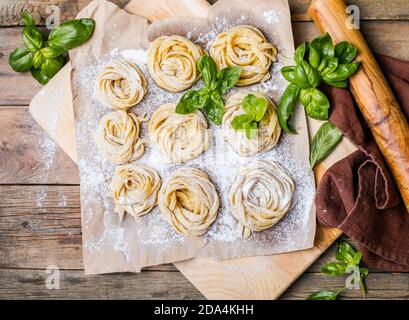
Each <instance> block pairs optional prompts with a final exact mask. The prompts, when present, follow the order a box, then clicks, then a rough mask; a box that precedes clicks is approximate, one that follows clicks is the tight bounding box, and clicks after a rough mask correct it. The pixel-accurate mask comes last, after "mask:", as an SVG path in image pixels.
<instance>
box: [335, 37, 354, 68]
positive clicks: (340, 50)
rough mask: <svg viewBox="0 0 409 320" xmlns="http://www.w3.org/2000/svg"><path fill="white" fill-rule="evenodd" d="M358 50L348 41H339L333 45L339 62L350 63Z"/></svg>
mask: <svg viewBox="0 0 409 320" xmlns="http://www.w3.org/2000/svg"><path fill="white" fill-rule="evenodd" d="M357 53H358V50H357V49H356V48H355V47H353V46H352V45H351V44H350V43H349V42H348V41H341V42H340V43H338V44H337V45H336V46H335V56H336V57H337V58H338V60H339V63H341V64H344V63H350V62H352V60H354V59H355V57H356V55H357Z"/></svg>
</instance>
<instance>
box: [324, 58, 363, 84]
mask: <svg viewBox="0 0 409 320" xmlns="http://www.w3.org/2000/svg"><path fill="white" fill-rule="evenodd" d="M359 65H360V62H356V63H347V64H340V65H338V67H337V68H336V69H335V70H334V71H332V72H330V73H328V74H325V75H323V76H322V79H323V81H324V82H325V83H328V82H338V81H343V80H346V79H348V78H349V77H350V76H352V75H353V74H354V73H355V72H356V71H357V70H358V68H359Z"/></svg>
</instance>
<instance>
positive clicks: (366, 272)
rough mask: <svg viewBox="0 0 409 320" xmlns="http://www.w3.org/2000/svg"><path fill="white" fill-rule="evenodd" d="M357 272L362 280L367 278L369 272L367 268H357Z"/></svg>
mask: <svg viewBox="0 0 409 320" xmlns="http://www.w3.org/2000/svg"><path fill="white" fill-rule="evenodd" d="M359 271H360V272H361V274H362V276H363V277H364V278H365V277H367V276H368V274H369V270H368V269H367V268H359Z"/></svg>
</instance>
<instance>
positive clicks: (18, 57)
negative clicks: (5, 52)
mask: <svg viewBox="0 0 409 320" xmlns="http://www.w3.org/2000/svg"><path fill="white" fill-rule="evenodd" d="M9 64H10V67H11V68H12V69H13V70H14V71H17V72H25V71H29V70H30V69H31V67H32V66H33V53H32V52H30V51H28V50H27V49H25V48H16V49H14V50H13V52H12V53H11V54H10V57H9Z"/></svg>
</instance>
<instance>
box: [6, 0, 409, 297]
mask: <svg viewBox="0 0 409 320" xmlns="http://www.w3.org/2000/svg"><path fill="white" fill-rule="evenodd" d="M89 2H90V0H37V1H30V0H0V299H5V298H6V299H10V298H12V299H15V298H40V299H41V298H75V299H92V298H113V299H117V298H127V299H129V298H132V299H203V298H204V297H203V295H202V294H201V293H200V292H199V291H197V290H196V289H195V288H194V287H193V285H191V284H190V283H189V281H188V280H186V279H185V278H184V276H183V275H182V274H181V273H179V272H178V271H177V270H176V269H175V268H174V267H173V266H172V265H162V266H156V267H150V268H147V269H146V270H145V271H144V272H142V273H140V274H130V273H118V274H108V275H96V276H85V275H84V272H83V270H82V253H81V221H80V199H79V197H80V195H79V176H78V168H77V166H76V165H75V163H74V162H73V161H72V160H71V159H70V158H68V156H67V155H65V153H64V152H63V151H62V150H61V149H59V147H58V146H57V145H56V144H55V143H54V142H53V141H52V140H50V139H49V138H48V137H47V136H46V134H45V133H43V132H42V130H41V129H40V128H39V127H38V126H37V125H36V123H35V122H34V121H33V120H32V119H31V117H30V115H29V113H28V104H29V102H30V99H31V98H32V97H33V96H34V94H35V93H36V92H37V91H38V90H39V89H40V87H41V86H40V85H39V84H38V83H37V82H36V81H35V80H33V79H32V77H31V75H30V74H29V73H25V74H21V73H20V74H18V73H15V72H13V71H12V70H11V69H10V67H9V66H8V56H9V54H10V52H11V51H12V50H13V49H14V48H15V47H18V46H22V41H21V27H20V26H19V21H20V18H19V17H20V14H21V12H22V11H23V10H28V11H30V12H32V13H33V15H34V18H35V20H36V22H37V23H38V25H41V26H44V24H45V19H46V17H47V16H48V15H49V14H48V13H47V12H46V10H47V6H49V5H57V6H58V7H59V8H60V13H61V20H62V21H63V20H66V19H72V18H73V17H75V15H76V14H77V12H78V11H79V10H81V9H82V8H83V7H84V6H85V5H87V4H88V3H89ZM113 2H115V3H117V4H119V5H121V6H123V5H125V4H126V3H127V2H128V1H126V0H116V1H113ZM210 2H214V0H213V1H210ZM309 2H310V1H309V0H289V3H290V7H291V11H292V20H293V30H294V36H295V40H296V44H298V43H300V42H302V41H304V40H309V39H312V38H313V37H315V36H316V35H318V32H317V30H316V28H315V27H314V24H313V23H312V22H311V19H310V18H309V17H308V15H307V14H306V10H307V8H308V5H309ZM349 3H350V4H355V5H357V6H358V7H359V9H360V13H361V29H362V32H363V34H364V36H365V37H366V39H367V41H368V42H369V44H370V46H371V48H372V49H373V50H374V51H376V52H380V53H384V54H388V55H391V56H394V57H398V58H401V59H406V60H409V1H408V0H378V1H373V0H355V1H349ZM333 253H334V248H333V247H332V248H331V249H330V250H328V251H327V252H326V253H325V254H324V255H323V256H322V257H321V258H320V259H319V260H318V261H317V262H316V263H314V265H313V266H311V268H309V269H308V270H307V272H306V273H305V274H304V275H303V276H302V277H300V279H299V280H297V281H296V282H295V283H294V284H293V285H292V286H291V287H290V288H289V289H288V290H287V291H286V292H285V293H284V294H283V296H282V297H281V298H282V299H304V298H305V297H306V296H307V295H308V294H309V293H310V292H312V291H314V290H322V289H329V290H336V289H338V288H340V287H342V286H343V279H340V278H333V277H327V276H323V275H321V274H320V272H319V271H320V266H321V265H322V264H323V263H324V262H326V261H330V260H332V259H333ZM53 265H54V266H57V267H58V268H59V269H60V277H61V280H60V289H58V290H49V289H47V288H46V285H45V281H46V278H47V277H48V276H49V274H48V273H47V272H46V268H47V267H49V266H53ZM366 283H367V287H368V298H370V299H409V273H407V274H405V273H389V272H383V271H372V272H371V273H370V275H369V276H368V278H367V281H366ZM343 297H344V298H346V299H360V298H361V295H360V292H359V291H346V292H345V294H343Z"/></svg>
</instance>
